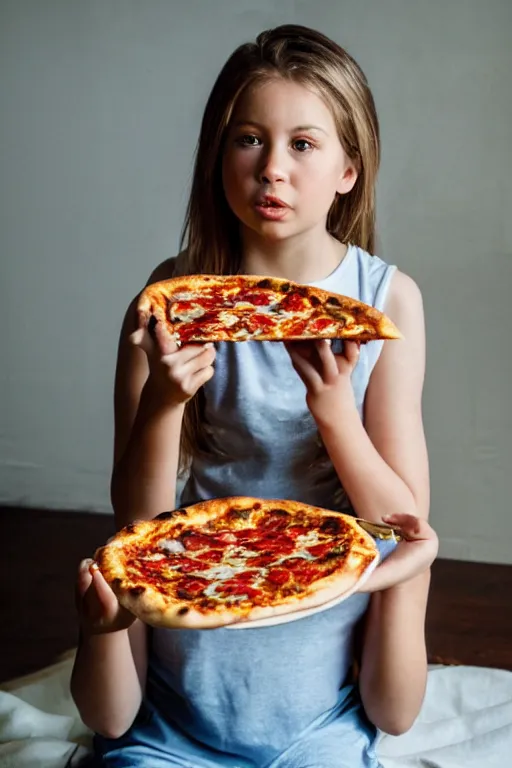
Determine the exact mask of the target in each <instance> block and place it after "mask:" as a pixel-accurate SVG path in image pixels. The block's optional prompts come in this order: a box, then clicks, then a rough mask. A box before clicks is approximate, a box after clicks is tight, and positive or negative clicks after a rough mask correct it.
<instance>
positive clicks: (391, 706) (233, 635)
mask: <svg viewBox="0 0 512 768" xmlns="http://www.w3.org/2000/svg"><path fill="white" fill-rule="evenodd" d="M378 162H379V131H378V123H377V117H376V114H375V108H374V103H373V99H372V96H371V93H370V91H369V88H368V85H367V82H366V80H365V77H364V75H363V74H362V72H361V70H360V69H359V67H358V66H357V64H356V63H355V62H354V61H353V60H352V59H351V58H350V57H349V56H348V54H347V53H346V52H345V51H344V50H342V49H341V48H339V47H338V46H337V45H336V44H335V43H334V42H332V41H331V40H329V39H327V38H326V37H324V36H323V35H321V34H319V33H317V32H314V31H312V30H309V29H305V28H302V27H296V26H285V27H280V28H277V29H274V30H271V31H267V32H264V33H262V34H261V35H259V37H258V38H257V40H256V42H255V43H251V44H247V45H243V46H241V47H240V48H238V49H237V50H236V51H235V52H234V53H233V55H232V56H231V57H230V59H229V60H228V62H227V63H226V65H225V66H224V68H223V70H222V72H221V73H220V75H219V77H218V79H217V81H216V83H215V85H214V88H213V91H212V93H211V95H210V98H209V100H208V104H207V106H206V110H205V114H204V119H203V123H202V127H201V134H200V139H199V146H198V151H197V160H196V167H195V173H194V180H193V185H192V192H191V197H190V204H189V208H188V213H187V219H186V227H185V234H186V244H187V248H186V250H185V251H184V252H183V253H182V254H180V256H178V257H177V258H176V259H171V260H169V261H167V262H165V263H164V264H162V265H160V267H158V268H157V269H156V270H155V272H154V273H153V274H152V275H151V278H150V282H154V281H156V280H161V279H165V278H169V277H171V276H172V275H175V274H180V273H182V274H183V273H198V272H203V273H216V274H232V273H245V274H257V275H275V276H279V277H283V278H286V279H292V280H296V281H299V282H302V283H309V284H312V285H316V286H319V287H321V288H325V289H327V290H330V291H335V292H338V293H342V294H347V295H349V296H353V297H355V298H357V299H360V300H362V301H364V302H367V303H369V304H372V305H374V306H376V307H377V308H379V309H381V310H385V311H386V313H387V314H388V315H389V316H390V317H391V318H392V319H393V320H394V321H395V323H396V324H397V326H398V327H399V328H400V329H401V331H402V332H403V334H404V337H405V340H404V341H391V342H386V343H385V344H383V343H382V342H371V343H369V344H367V345H364V346H362V347H361V348H359V345H358V344H357V343H355V342H349V343H345V344H344V345H343V346H341V345H338V346H336V345H335V344H334V343H333V344H332V345H331V344H329V343H327V342H325V341H322V342H320V341H319V342H310V343H309V342H308V343H300V344H299V343H292V344H287V345H284V344H280V343H269V342H253V343H243V344H242V343H240V344H229V343H223V344H217V345H215V346H213V345H211V344H204V345H186V346H184V347H181V348H179V349H177V348H176V347H175V346H174V345H172V344H169V343H168V342H166V341H164V340H163V339H162V336H161V334H160V333H159V328H158V326H157V327H156V329H155V331H156V343H154V340H153V339H152V338H150V336H149V335H148V334H144V333H141V332H140V331H137V317H136V312H135V302H134V303H132V305H131V306H130V308H129V309H128V312H127V314H126V318H125V322H124V326H123V329H122V333H121V339H120V344H119V356H118V366H117V375H116V389H115V416H116V433H115V458H114V471H113V477H112V501H113V506H114V510H115V515H116V521H117V524H118V526H122V525H125V524H127V523H128V522H130V521H131V520H134V519H136V518H139V519H140V518H152V517H155V516H156V515H157V514H159V513H160V512H162V511H165V510H169V509H172V508H174V507H175V506H176V498H175V495H176V483H175V478H176V475H177V470H178V463H179V458H180V455H181V459H182V462H183V463H187V462H188V467H189V477H188V481H187V483H186V485H185V488H184V491H183V494H182V497H181V499H180V500H179V503H181V504H187V503H191V502H194V501H197V500H199V499H208V498H213V497H220V496H231V495H251V496H261V497H266V498H288V499H297V500H300V501H304V502H308V503H312V504H316V505H319V506H322V507H326V508H329V509H336V510H340V511H345V512H350V513H355V514H356V515H358V516H360V517H364V518H367V519H369V520H374V521H379V520H385V521H389V522H393V523H396V524H398V525H400V526H401V527H402V529H403V531H404V534H405V537H406V541H404V542H403V543H401V544H399V545H398V546H397V547H396V549H395V551H393V552H392V554H389V553H390V549H392V548H393V546H391V547H390V546H389V545H387V544H386V545H384V544H383V543H382V542H378V544H379V547H380V550H381V555H382V558H383V559H384V558H385V556H386V555H388V554H389V557H388V558H387V559H386V560H385V562H384V563H383V564H382V565H380V566H379V567H378V568H377V570H376V571H375V572H374V574H373V576H372V578H371V579H370V581H369V582H368V583H367V585H366V586H365V588H364V590H365V591H364V593H362V592H361V593H357V594H355V595H353V596H352V597H351V598H349V599H348V600H346V601H345V602H342V603H340V604H339V605H338V606H336V607H334V608H331V609H330V610H326V611H323V612H320V613H316V614H314V615H312V616H309V617H306V618H303V619H301V620H298V621H292V622H289V623H287V624H281V625H278V626H274V627H267V628H260V629H245V630H243V631H233V630H230V629H227V628H226V629H217V630H214V631H196V630H190V631H189V630H151V631H149V630H148V628H147V627H145V626H144V625H142V624H141V623H140V622H139V621H135V620H134V618H133V616H131V615H130V614H128V613H127V612H126V611H125V610H124V609H121V608H120V607H119V605H118V603H117V600H116V599H115V597H114V595H113V593H112V592H111V590H110V588H109V587H108V586H107V585H106V583H105V581H104V580H103V578H102V577H101V574H100V573H99V571H98V569H97V567H96V568H95V567H94V564H93V563H92V561H90V560H89V561H84V563H82V564H81V568H80V571H79V578H78V602H79V612H80V618H81V641H80V647H79V651H78V654H77V658H76V662H75V668H74V672H73V679H72V691H73V695H74V698H75V701H76V703H77V705H78V707H79V710H80V712H81V715H82V717H83V720H84V721H85V723H87V724H88V725H89V726H90V727H91V728H92V729H93V730H94V731H96V732H97V734H98V735H97V737H96V749H97V753H98V755H99V756H101V758H100V759H101V761H102V762H101V764H102V765H105V766H148V767H149V766H151V767H154V768H158V766H169V765H174V766H194V767H199V766H201V767H203V768H211V767H213V766H233V768H235V766H236V768H264V767H265V768H312V767H314V766H318V768H334V766H336V768H341V767H342V766H350V768H357V766H372V767H373V768H374V767H375V766H378V760H377V757H376V755H375V737H376V733H377V728H380V729H382V730H384V731H387V732H389V733H394V734H397V733H400V732H402V731H404V730H406V729H407V728H409V727H410V725H411V724H412V722H413V721H414V719H415V717H416V715H417V713H418V711H419V708H420V704H421V701H422V697H423V692H424V686H425V679H426V654H425V642H424V618H425V608H426V601H427V592H428V583H429V566H430V564H431V562H432V560H433V559H434V557H435V555H436V551H437V540H436V536H435V534H434V532H433V531H432V529H431V528H430V527H429V525H428V523H427V522H426V520H425V518H426V516H427V513H428V468H427V456H426V449H425V441H424V434H423V427H422V418H421V392H422V384H423V369H424V329H423V312H422V303H421V296H420V293H419V291H418V288H417V287H416V285H415V284H414V283H413V281H412V280H411V279H409V278H408V277H406V276H405V275H404V274H402V273H400V272H398V271H397V270H396V269H395V268H394V267H391V266H388V265H387V264H385V263H384V262H383V261H381V260H380V259H379V258H377V257H376V256H371V255H369V253H371V251H372V249H373V245H374V187H375V178H376V173H377V167H378ZM368 593H372V594H371V598H370V595H369V594H368ZM363 616H364V622H363V623H362V624H360V619H362V617H363ZM356 625H360V626H361V642H360V645H359V646H358V648H359V652H358V657H359V661H360V673H359V677H358V680H357V684H356V683H355V682H354V679H353V677H352V674H351V670H352V662H353V660H354V654H355V653H356V649H355V648H354V630H355V628H356Z"/></svg>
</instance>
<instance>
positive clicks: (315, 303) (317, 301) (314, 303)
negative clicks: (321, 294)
mask: <svg viewBox="0 0 512 768" xmlns="http://www.w3.org/2000/svg"><path fill="white" fill-rule="evenodd" d="M309 301H310V303H311V306H312V307H318V306H319V304H321V303H322V302H321V301H320V299H319V298H318V296H310V297H309Z"/></svg>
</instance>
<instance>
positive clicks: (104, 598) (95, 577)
mask: <svg viewBox="0 0 512 768" xmlns="http://www.w3.org/2000/svg"><path fill="white" fill-rule="evenodd" d="M90 571H91V574H92V583H93V585H94V589H95V590H96V596H97V598H98V601H99V602H100V603H101V606H102V608H103V610H107V611H108V610H111V609H112V608H114V607H116V606H117V603H118V600H117V597H116V596H115V594H114V592H113V591H112V589H111V588H110V586H109V585H108V584H107V582H106V581H105V579H104V577H103V574H102V572H101V571H100V569H99V567H98V564H97V563H92V565H91V566H90Z"/></svg>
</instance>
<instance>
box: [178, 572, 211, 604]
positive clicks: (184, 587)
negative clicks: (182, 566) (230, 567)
mask: <svg viewBox="0 0 512 768" xmlns="http://www.w3.org/2000/svg"><path fill="white" fill-rule="evenodd" d="M207 586H208V581H206V579H196V578H194V577H189V576H184V577H183V578H182V579H180V580H179V582H178V584H177V588H176V594H177V596H178V597H179V598H180V599H181V600H190V599H192V598H193V597H198V596H199V595H201V594H202V593H203V590H205V589H206V587H207Z"/></svg>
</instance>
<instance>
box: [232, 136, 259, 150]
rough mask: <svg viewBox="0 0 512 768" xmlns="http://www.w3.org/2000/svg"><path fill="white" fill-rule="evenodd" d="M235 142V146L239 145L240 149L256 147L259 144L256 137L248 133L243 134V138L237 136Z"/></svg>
mask: <svg viewBox="0 0 512 768" xmlns="http://www.w3.org/2000/svg"><path fill="white" fill-rule="evenodd" d="M236 141H237V144H240V146H242V147H257V146H258V144H259V143H260V140H259V139H258V137H257V136H254V135H253V134H250V133H248V134H245V135H244V136H239V137H238V139H237V140H236Z"/></svg>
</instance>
